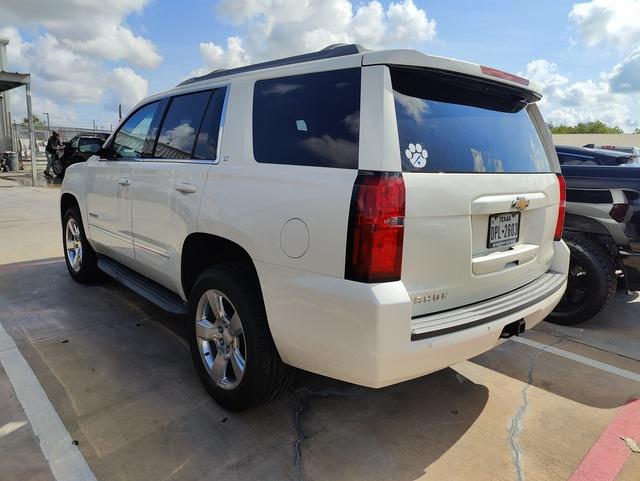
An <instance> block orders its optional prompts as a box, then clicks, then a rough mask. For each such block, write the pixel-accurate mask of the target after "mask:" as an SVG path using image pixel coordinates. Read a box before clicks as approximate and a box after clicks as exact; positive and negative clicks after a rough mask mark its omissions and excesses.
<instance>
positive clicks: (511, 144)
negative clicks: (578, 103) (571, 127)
mask: <svg viewBox="0 0 640 481" xmlns="http://www.w3.org/2000/svg"><path fill="white" fill-rule="evenodd" d="M392 82H393V88H394V92H393V94H394V100H395V108H396V120H397V124H398V136H399V140H400V156H401V158H402V167H403V171H405V172H486V173H498V172H499V173H502V172H504V173H514V172H515V173H534V172H552V168H551V166H550V163H549V159H548V157H547V154H546V152H545V150H544V147H543V144H542V141H541V140H540V137H539V134H538V132H537V130H536V128H535V125H534V123H533V121H532V119H531V116H530V114H529V112H528V110H527V109H526V108H525V106H526V101H525V99H524V98H522V97H518V96H517V95H514V93H513V92H512V91H509V90H507V91H504V92H501V91H500V89H499V87H495V86H493V87H492V89H493V90H490V91H489V92H487V90H489V89H486V90H481V88H480V87H479V86H478V85H471V86H470V87H467V86H466V85H465V84H464V83H463V81H462V80H461V79H460V78H459V77H457V78H456V79H455V82H449V81H448V79H447V78H446V76H444V75H439V77H437V78H436V77H435V76H434V74H433V73H429V74H427V75H426V76H425V75H424V74H421V73H418V71H416V70H403V69H392ZM470 82H471V83H473V81H470Z"/></svg>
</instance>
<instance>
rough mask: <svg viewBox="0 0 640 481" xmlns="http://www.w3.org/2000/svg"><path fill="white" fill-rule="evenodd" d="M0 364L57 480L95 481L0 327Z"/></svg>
mask: <svg viewBox="0 0 640 481" xmlns="http://www.w3.org/2000/svg"><path fill="white" fill-rule="evenodd" d="M0 364H2V367H3V368H4V370H5V373H6V374H7V376H8V378H9V380H10V382H11V385H12V386H13V389H14V391H15V393H16V396H17V397H18V400H19V401H20V404H21V405H22V408H23V409H24V412H25V414H26V415H27V419H28V420H29V423H30V424H31V428H32V429H33V432H34V434H35V435H36V437H37V439H38V440H39V443H40V449H41V450H42V454H43V455H44V457H45V458H46V460H47V461H48V462H49V467H50V468H51V473H52V474H53V476H54V477H55V479H56V480H58V481H96V477H95V476H94V474H93V472H92V471H91V469H90V468H89V465H88V464H87V462H86V461H85V459H84V457H83V456H82V453H81V452H80V450H79V449H78V447H77V446H75V445H74V444H73V442H72V439H71V436H70V435H69V432H68V431H67V429H66V428H65V426H64V424H63V423H62V421H61V419H60V417H59V416H58V413H57V412H56V410H55V409H54V407H53V405H52V404H51V401H49V398H48V397H47V395H46V393H45V392H44V389H43V388H42V386H41V385H40V382H39V381H38V379H37V378H36V376H35V374H34V373H33V371H32V370H31V368H30V367H29V364H27V361H26V360H25V359H24V357H23V356H22V354H21V353H20V351H19V350H18V347H17V346H16V344H15V342H14V341H13V339H12V338H11V336H9V334H7V332H6V331H5V330H4V327H2V324H0Z"/></svg>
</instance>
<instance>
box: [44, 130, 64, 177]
mask: <svg viewBox="0 0 640 481" xmlns="http://www.w3.org/2000/svg"><path fill="white" fill-rule="evenodd" d="M61 145H62V143H61V142H60V134H59V133H58V132H56V131H55V130H54V131H53V132H51V137H49V140H48V141H47V147H46V149H45V152H46V154H47V168H46V169H44V175H46V176H47V177H53V176H52V175H51V172H49V169H51V168H52V167H53V162H54V161H55V160H56V157H57V156H58V150H57V149H58V147H60V146H61Z"/></svg>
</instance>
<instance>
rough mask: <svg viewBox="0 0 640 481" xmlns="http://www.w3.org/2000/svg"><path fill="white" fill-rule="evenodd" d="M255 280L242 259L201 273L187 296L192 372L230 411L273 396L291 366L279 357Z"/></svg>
mask: <svg viewBox="0 0 640 481" xmlns="http://www.w3.org/2000/svg"><path fill="white" fill-rule="evenodd" d="M254 279H255V275H253V273H252V272H251V270H250V267H249V266H247V265H246V264H245V263H228V264H221V265H217V266H215V267H212V268H209V269H207V270H206V271H204V272H203V273H202V275H201V276H200V277H199V278H198V280H197V282H196V284H195V286H194V287H193V289H192V290H191V295H190V296H189V328H188V336H189V344H190V348H191V356H192V358H193V363H194V365H195V368H196V372H197V373H198V376H199V377H200V380H201V381H202V383H203V385H204V387H205V388H206V390H207V391H208V392H209V394H210V395H211V396H212V397H213V398H214V399H215V401H216V402H217V403H218V404H220V405H221V406H222V407H224V408H226V409H228V410H230V411H243V410H246V409H249V408H252V407H255V406H258V405H260V404H264V403H267V402H269V401H271V400H273V399H275V398H276V397H277V396H278V395H279V394H280V393H282V392H283V391H284V390H285V389H286V388H287V386H288V385H289V382H290V380H291V374H292V371H293V370H292V368H291V367H289V366H287V365H285V364H284V363H283V362H282V360H281V359H280V356H279V354H278V351H277V349H276V346H275V344H274V342H273V338H272V337H271V332H270V331H269V326H268V324H267V316H266V313H265V309H264V303H263V301H262V295H261V293H260V287H259V285H257V282H256V281H255V280H254ZM216 305H218V306H219V305H221V306H222V307H221V308H219V307H218V308H215V306H216ZM214 308H215V310H214ZM241 361H244V362H241ZM242 367H244V370H242Z"/></svg>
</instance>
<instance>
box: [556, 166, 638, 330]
mask: <svg viewBox="0 0 640 481" xmlns="http://www.w3.org/2000/svg"><path fill="white" fill-rule="evenodd" d="M561 167H562V173H563V175H564V178H565V180H566V182H567V214H566V220H565V229H564V235H563V239H564V240H565V242H566V243H567V245H568V246H569V248H570V249H571V265H570V268H569V282H568V286H567V291H566V293H565V295H564V296H563V298H562V300H561V301H560V303H559V304H558V306H557V307H556V309H555V310H554V311H553V313H551V315H550V316H549V319H548V320H549V321H551V322H555V323H557V324H566V325H573V324H578V323H581V322H584V321H586V320H588V319H590V318H591V317H593V316H595V315H596V314H597V313H598V312H600V311H601V310H602V309H603V308H604V307H605V306H606V305H607V304H608V303H609V302H610V301H611V299H613V297H614V295H615V293H616V289H617V285H618V281H619V280H620V282H624V287H625V289H626V290H627V291H637V290H640V167H627V166H618V167H605V166H584V165H563V166H561ZM619 278H620V279H619Z"/></svg>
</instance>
